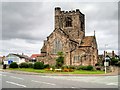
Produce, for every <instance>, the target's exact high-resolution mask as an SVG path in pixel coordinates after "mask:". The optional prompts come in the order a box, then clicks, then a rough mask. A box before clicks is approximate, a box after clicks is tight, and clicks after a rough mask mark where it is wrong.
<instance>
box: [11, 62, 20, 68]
mask: <svg viewBox="0 0 120 90" xmlns="http://www.w3.org/2000/svg"><path fill="white" fill-rule="evenodd" d="M9 68H18V64H17V63H16V62H12V63H11V64H10V66H9Z"/></svg>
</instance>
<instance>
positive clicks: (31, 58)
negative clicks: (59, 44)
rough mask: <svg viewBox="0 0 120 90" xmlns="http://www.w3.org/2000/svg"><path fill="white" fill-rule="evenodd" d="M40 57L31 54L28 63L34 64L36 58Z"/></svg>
mask: <svg viewBox="0 0 120 90" xmlns="http://www.w3.org/2000/svg"><path fill="white" fill-rule="evenodd" d="M39 56H41V54H32V55H31V57H30V61H31V62H36V58H37V57H39Z"/></svg>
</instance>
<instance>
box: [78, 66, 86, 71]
mask: <svg viewBox="0 0 120 90" xmlns="http://www.w3.org/2000/svg"><path fill="white" fill-rule="evenodd" d="M78 70H87V66H79V67H78Z"/></svg>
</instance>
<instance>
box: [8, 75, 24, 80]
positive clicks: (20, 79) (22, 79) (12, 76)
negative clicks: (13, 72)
mask: <svg viewBox="0 0 120 90" xmlns="http://www.w3.org/2000/svg"><path fill="white" fill-rule="evenodd" d="M10 77H11V78H15V79H20V80H24V79H23V78H19V77H15V76H10Z"/></svg>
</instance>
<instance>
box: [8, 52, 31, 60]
mask: <svg viewBox="0 0 120 90" xmlns="http://www.w3.org/2000/svg"><path fill="white" fill-rule="evenodd" d="M9 55H15V56H18V57H19V58H26V59H27V58H29V57H28V56H27V55H20V54H14V53H10V54H8V55H7V56H6V57H8V56H9Z"/></svg>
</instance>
